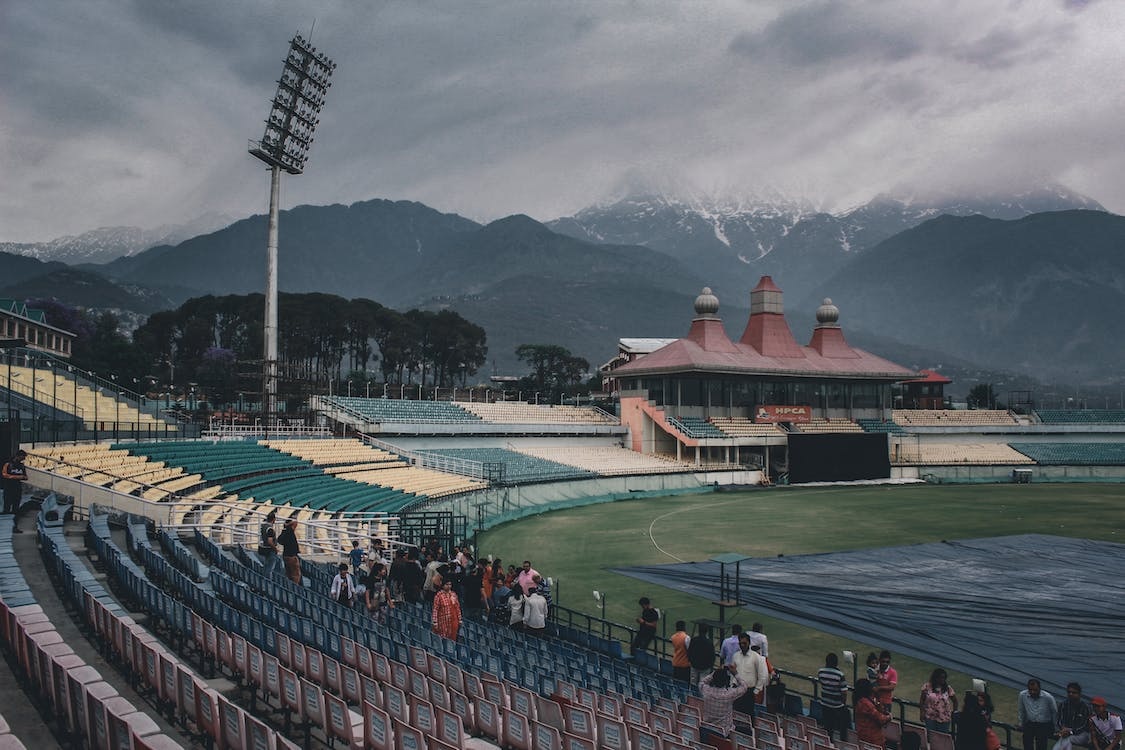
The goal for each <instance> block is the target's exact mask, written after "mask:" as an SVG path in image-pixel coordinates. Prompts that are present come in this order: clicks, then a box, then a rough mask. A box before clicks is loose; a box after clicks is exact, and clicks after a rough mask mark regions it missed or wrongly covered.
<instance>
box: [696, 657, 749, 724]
mask: <svg viewBox="0 0 1125 750" xmlns="http://www.w3.org/2000/svg"><path fill="white" fill-rule="evenodd" d="M748 689H749V686H747V684H746V683H745V682H743V681H742V680H740V679H739V678H738V676H737V675H735V674H732V673H731V672H729V671H727V670H725V669H716V670H714V671H713V672H711V674H710V675H708V676H707V677H704V678H703V679H701V680H700V681H699V694H700V695H701V696H703V711H702V716H701V718H702V719H703V721H704V722H706V723H708V724H711V725H713V726H715V727H717V728H718V729H720V730H722V732H723V736H724V737H729V736H730V733H731V732H733V731H734V729H735V726H734V704H735V702H736V701H738V700H739V699H741V698H742V697H743V696H744V695H745V694H746V691H747V690H748Z"/></svg>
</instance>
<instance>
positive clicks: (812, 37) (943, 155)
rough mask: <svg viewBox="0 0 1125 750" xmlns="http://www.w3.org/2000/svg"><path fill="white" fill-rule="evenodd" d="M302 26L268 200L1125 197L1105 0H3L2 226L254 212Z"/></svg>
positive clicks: (552, 213)
mask: <svg viewBox="0 0 1125 750" xmlns="http://www.w3.org/2000/svg"><path fill="white" fill-rule="evenodd" d="M314 21H315V30H314V31H313V34H312V41H313V44H315V45H316V46H317V48H318V50H320V51H323V52H325V53H327V54H328V55H329V56H330V57H332V58H333V59H334V60H335V61H336V63H337V64H338V66H339V67H338V68H337V70H336V74H335V76H334V78H333V86H332V88H331V90H330V91H329V94H328V99H327V102H326V104H325V109H324V112H323V114H322V117H321V124H320V128H319V130H318V132H317V138H316V142H315V143H314V144H313V147H312V150H311V152H310V156H309V162H308V165H307V167H306V171H305V174H303V175H301V176H299V177H286V178H285V179H283V182H282V207H283V208H288V207H291V206H294V205H297V204H300V203H313V204H328V203H336V202H340V203H352V202H355V201H359V200H366V199H370V198H392V199H410V200H418V201H422V202H424V203H426V204H428V205H430V206H433V207H434V208H437V209H439V210H443V211H451V212H457V213H460V214H462V215H465V216H468V217H470V218H473V219H477V220H481V221H487V220H491V219H496V218H499V217H502V216H506V215H509V214H513V213H526V214H529V215H531V216H533V217H535V218H537V219H540V220H548V219H553V218H556V217H558V216H562V215H568V214H571V213H573V212H575V211H576V210H578V209H580V208H582V207H585V206H587V205H590V204H592V203H596V202H599V201H604V200H608V199H611V198H613V197H620V196H621V195H623V194H624V193H626V192H628V191H630V190H635V189H641V188H647V187H652V186H656V187H660V188H661V189H663V190H665V191H671V190H676V191H682V192H688V191H691V192H693V193H699V192H703V193H710V194H717V195H747V194H753V193H755V192H759V193H761V192H768V191H771V190H781V191H783V192H784V193H786V194H789V195H795V196H802V197H806V198H809V199H811V200H814V201H816V202H817V203H818V205H820V206H822V207H825V208H829V209H839V208H844V207H847V206H850V205H855V204H857V203H860V202H862V201H864V200H866V199H868V198H870V197H871V196H873V195H874V194H876V193H879V192H883V191H888V190H893V189H898V188H913V189H919V190H927V189H932V188H944V187H950V186H954V187H956V186H960V185H968V186H972V187H974V188H981V187H987V188H1008V187H1011V188H1012V189H1026V188H1028V187H1031V186H1033V185H1034V184H1039V183H1043V182H1045V181H1049V180H1054V181H1058V182H1061V183H1063V184H1065V185H1067V186H1069V187H1071V188H1073V189H1075V190H1078V191H1079V192H1082V193H1085V194H1087V195H1089V196H1091V197H1093V198H1095V199H1097V200H1099V201H1101V202H1102V203H1103V204H1104V205H1105V206H1106V207H1107V208H1109V209H1110V210H1112V211H1115V212H1118V213H1123V212H1125V143H1123V139H1125V128H1123V123H1125V91H1123V86H1122V83H1121V81H1122V79H1123V76H1125V44H1123V43H1122V40H1123V39H1125V2H1121V1H1120V0H1101V1H1100V2H1099V1H1096V0H1090V1H1089V2H1082V1H1080V0H933V1H932V2H921V1H912V0H887V1H886V2H881V1H877V0H838V1H831V0H814V1H812V2H796V1H795V0H776V1H769V2H767V1H764V0H763V1H758V0H743V1H737V0H713V1H709V2H688V1H686V0H667V1H664V0H644V1H641V0H638V1H637V2H624V1H623V0H622V1H615V0H595V1H594V2H577V1H574V0H566V1H565V2H559V1H557V0H550V1H543V2H538V1H535V0H499V1H497V2H483V1H482V2H472V1H466V0H448V1H446V2H425V1H424V0H409V1H404V2H374V1H372V2H356V1H355V0H333V1H329V0H318V1H317V2H296V1H293V0H287V1H285V2H280V1H279V2H266V1H265V0H236V1H234V2H232V1H231V0H193V1H191V2H187V1H185V0H132V1H130V0H4V2H3V3H0V69H2V70H3V71H4V74H3V77H2V78H0V164H2V171H0V240H5V241H40V240H47V239H51V238H54V237H58V236H61V235H65V234H76V233H79V232H82V231H85V230H88V229H93V228H95V227H99V226H112V225H133V226H141V227H146V228H149V227H155V226H157V225H159V224H162V223H179V222H186V221H188V220H191V219H193V218H195V217H196V216H199V215H200V214H203V213H205V212H209V211H217V212H221V213H226V214H229V215H231V216H233V217H236V218H240V217H243V216H247V215H249V214H253V213H264V212H265V211H266V208H267V190H268V174H267V172H266V171H265V169H264V165H262V164H261V163H260V162H259V161H257V160H256V159H254V158H253V157H251V156H250V155H249V154H247V152H246V144H247V140H248V139H251V138H255V139H256V138H260V137H261V135H262V132H263V121H264V119H265V117H266V114H267V113H268V111H269V103H270V99H271V98H272V96H273V93H274V90H275V88H276V80H277V78H278V77H279V75H280V73H281V63H282V60H283V59H284V56H285V53H286V49H287V44H288V40H289V39H290V38H291V37H292V36H293V34H294V33H297V32H300V33H302V34H304V35H306V36H307V35H308V33H309V30H310V28H312V27H313V23H314Z"/></svg>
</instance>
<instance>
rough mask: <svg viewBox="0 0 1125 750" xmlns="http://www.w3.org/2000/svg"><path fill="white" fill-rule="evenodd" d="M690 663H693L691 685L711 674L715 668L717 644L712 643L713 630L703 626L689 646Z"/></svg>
mask: <svg viewBox="0 0 1125 750" xmlns="http://www.w3.org/2000/svg"><path fill="white" fill-rule="evenodd" d="M688 661H689V662H691V684H692V685H698V684H699V682H700V680H702V679H703V678H705V677H706V676H707V675H709V674H711V671H712V670H713V669H714V668H715V644H714V643H713V642H712V641H711V628H710V627H709V626H707V625H703V624H701V625H700V626H699V632H698V633H697V634H696V635H695V637H694V638H692V639H691V643H689V644H688Z"/></svg>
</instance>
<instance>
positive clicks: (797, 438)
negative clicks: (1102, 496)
mask: <svg viewBox="0 0 1125 750" xmlns="http://www.w3.org/2000/svg"><path fill="white" fill-rule="evenodd" d="M890 475H891V459H890V456H889V454H888V452H887V436H886V435H885V434H879V433H871V434H867V433H864V434H859V433H850V432H849V433H828V434H824V433H809V434H801V433H797V432H794V433H790V434H789V483H790V484H801V483H803V482H846V481H851V480H855V479H886V478H888V477H890Z"/></svg>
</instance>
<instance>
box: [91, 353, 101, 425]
mask: <svg viewBox="0 0 1125 750" xmlns="http://www.w3.org/2000/svg"><path fill="white" fill-rule="evenodd" d="M97 377H98V376H97V375H96V374H95V373H94V371H93V370H91V371H90V390H92V391H93V392H94V442H95V443H96V442H98V396H100V395H101V391H100V390H99V389H98V381H97Z"/></svg>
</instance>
